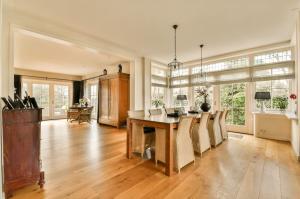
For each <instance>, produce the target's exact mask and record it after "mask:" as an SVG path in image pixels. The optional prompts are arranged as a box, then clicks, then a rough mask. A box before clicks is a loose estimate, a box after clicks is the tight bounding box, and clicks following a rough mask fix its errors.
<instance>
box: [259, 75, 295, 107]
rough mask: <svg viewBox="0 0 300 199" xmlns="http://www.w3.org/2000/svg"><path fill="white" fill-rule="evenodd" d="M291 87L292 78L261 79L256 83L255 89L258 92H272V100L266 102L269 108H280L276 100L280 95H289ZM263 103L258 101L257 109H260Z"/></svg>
mask: <svg viewBox="0 0 300 199" xmlns="http://www.w3.org/2000/svg"><path fill="white" fill-rule="evenodd" d="M289 89H290V80H284V79H283V80H271V81H260V82H256V83H255V91H258V92H270V93H271V100H269V101H266V102H265V103H264V105H265V108H266V109H267V110H278V108H276V100H278V97H286V98H287V97H288V96H289ZM260 106H261V104H260V103H259V102H257V101H256V103H255V108H256V110H259V109H260Z"/></svg>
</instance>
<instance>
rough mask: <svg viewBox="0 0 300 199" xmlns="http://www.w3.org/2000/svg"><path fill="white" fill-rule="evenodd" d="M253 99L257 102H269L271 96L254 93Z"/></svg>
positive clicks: (268, 93)
mask: <svg viewBox="0 0 300 199" xmlns="http://www.w3.org/2000/svg"><path fill="white" fill-rule="evenodd" d="M254 99H257V100H270V99H271V94H270V92H256V93H255V97H254Z"/></svg>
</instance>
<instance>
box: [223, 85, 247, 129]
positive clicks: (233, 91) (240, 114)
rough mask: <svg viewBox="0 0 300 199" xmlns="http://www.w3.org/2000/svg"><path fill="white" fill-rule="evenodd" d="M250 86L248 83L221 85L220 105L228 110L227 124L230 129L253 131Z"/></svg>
mask: <svg viewBox="0 0 300 199" xmlns="http://www.w3.org/2000/svg"><path fill="white" fill-rule="evenodd" d="M248 87H249V85H248V84H247V83H233V84H224V85H220V105H221V109H222V110H223V109H227V110H228V115H227V119H226V126H227V129H228V130H229V131H233V132H240V133H250V132H251V124H250V120H251V115H250V114H249V113H250V110H249V106H248V105H249V104H250V102H249V99H250V96H248V95H249V92H248V90H249V88H248Z"/></svg>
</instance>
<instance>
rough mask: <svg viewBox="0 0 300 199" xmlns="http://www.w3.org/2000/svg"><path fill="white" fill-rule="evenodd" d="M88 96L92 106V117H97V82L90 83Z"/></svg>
mask: <svg viewBox="0 0 300 199" xmlns="http://www.w3.org/2000/svg"><path fill="white" fill-rule="evenodd" d="M89 98H90V100H91V106H93V112H92V117H93V118H96V117H97V111H98V110H97V107H98V84H91V85H90V92H89Z"/></svg>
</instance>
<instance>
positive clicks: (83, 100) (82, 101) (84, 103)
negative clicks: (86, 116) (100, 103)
mask: <svg viewBox="0 0 300 199" xmlns="http://www.w3.org/2000/svg"><path fill="white" fill-rule="evenodd" d="M90 102H91V101H90V99H89V98H87V97H83V98H81V99H79V103H80V105H81V106H88V105H89V103H90Z"/></svg>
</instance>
